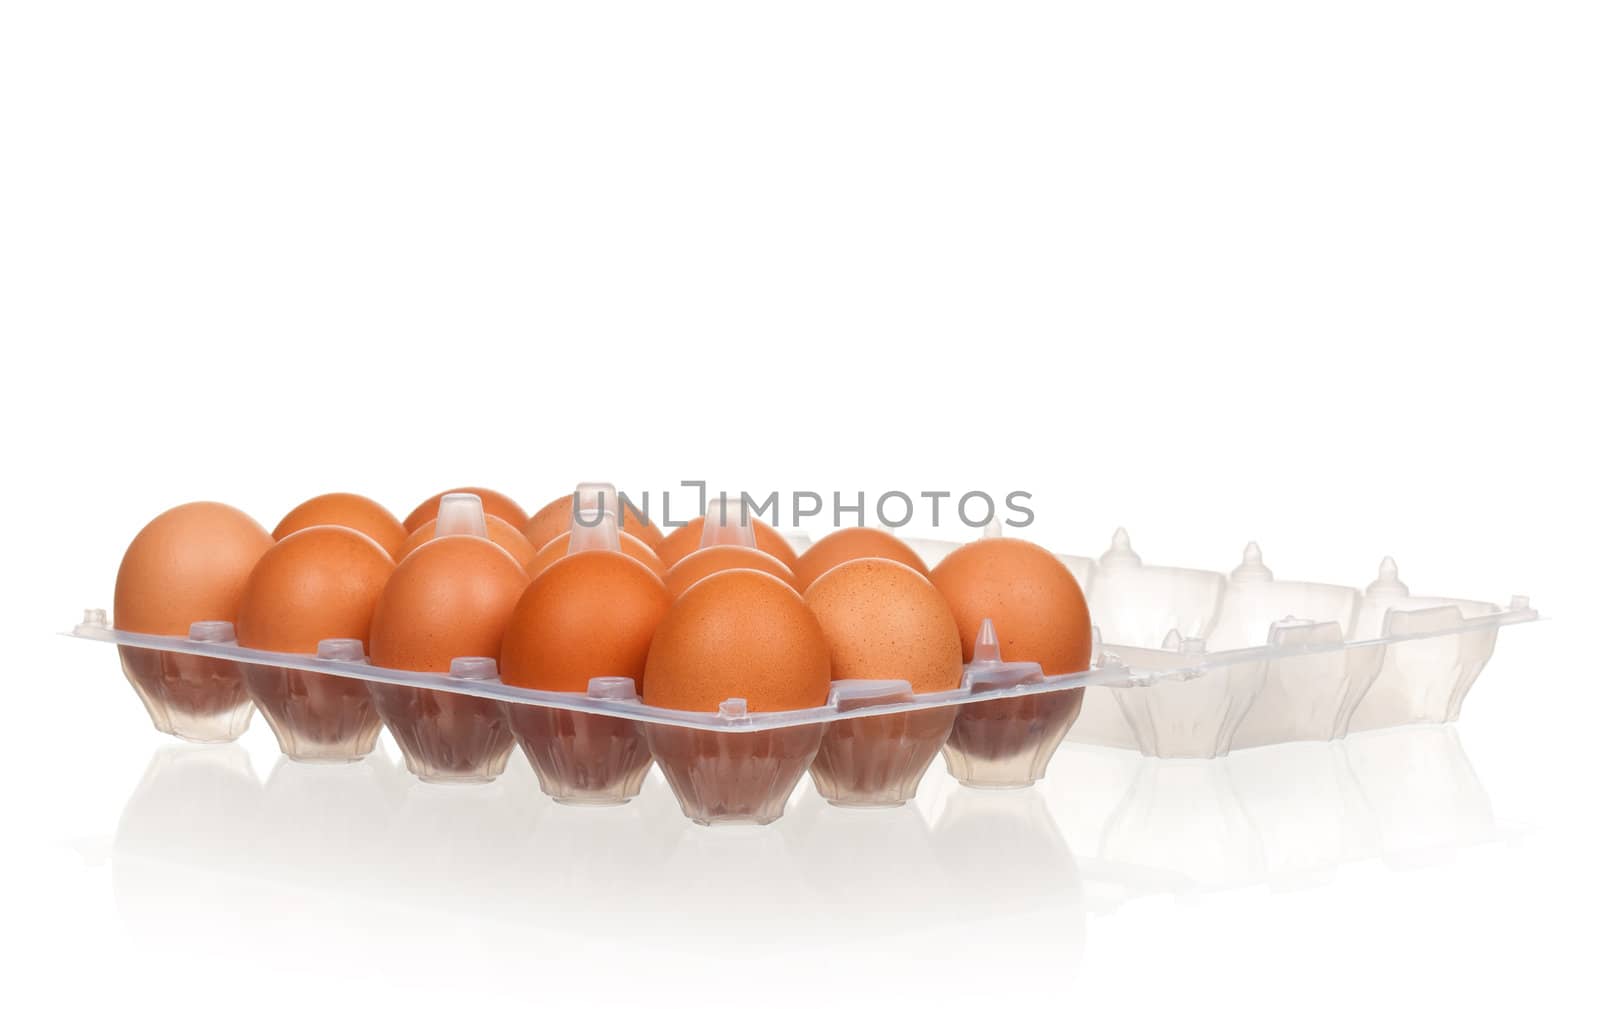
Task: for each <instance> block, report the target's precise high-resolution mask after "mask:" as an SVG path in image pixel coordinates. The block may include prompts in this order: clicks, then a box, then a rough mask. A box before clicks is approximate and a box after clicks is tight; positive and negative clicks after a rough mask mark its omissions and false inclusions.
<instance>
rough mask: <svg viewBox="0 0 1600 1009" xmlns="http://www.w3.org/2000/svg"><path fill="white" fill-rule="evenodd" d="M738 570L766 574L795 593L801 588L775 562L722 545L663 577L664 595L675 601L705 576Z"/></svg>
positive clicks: (688, 559)
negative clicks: (665, 588)
mask: <svg viewBox="0 0 1600 1009" xmlns="http://www.w3.org/2000/svg"><path fill="white" fill-rule="evenodd" d="M741 568H742V569H745V570H748V571H765V572H766V573H767V574H769V575H772V576H773V577H775V578H777V579H779V580H780V581H782V582H783V584H785V585H787V586H789V587H790V588H791V589H795V590H797V591H798V590H799V588H800V586H799V585H797V584H795V578H794V572H793V571H790V570H789V569H788V567H786V566H785V565H784V563H783V562H782V561H780V560H778V558H776V557H774V556H772V555H771V554H769V553H764V552H762V551H760V550H756V549H754V548H753V547H739V546H733V545H731V544H723V545H721V546H714V547H705V548H703V549H700V550H696V551H695V552H694V553H692V554H690V555H689V556H687V557H685V558H684V559H683V560H681V561H679V562H678V563H676V564H674V565H672V567H670V568H668V569H667V577H666V582H667V592H668V594H670V595H671V596H672V598H674V599H676V598H678V597H679V596H681V595H683V594H684V592H686V591H687V590H688V588H689V586H691V585H693V584H694V583H695V582H697V581H699V580H700V579H702V578H704V577H706V576H707V575H713V574H716V573H717V572H718V571H733V570H736V569H741Z"/></svg>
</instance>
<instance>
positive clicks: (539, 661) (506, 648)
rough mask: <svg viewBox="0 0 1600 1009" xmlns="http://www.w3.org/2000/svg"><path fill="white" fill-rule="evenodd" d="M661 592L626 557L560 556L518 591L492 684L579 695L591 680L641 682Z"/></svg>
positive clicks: (604, 553) (661, 607) (663, 601)
mask: <svg viewBox="0 0 1600 1009" xmlns="http://www.w3.org/2000/svg"><path fill="white" fill-rule="evenodd" d="M669 602H670V601H669V600H668V598H667V589H666V586H664V585H662V584H661V579H660V578H658V577H656V575H655V574H654V573H652V572H651V571H650V569H648V568H646V567H645V566H644V565H643V564H641V563H640V562H638V561H636V560H634V559H633V558H632V557H628V556H625V555H623V554H620V553H613V552H612V551H610V550H584V551H582V552H580V553H576V554H573V555H572V556H570V557H562V558H560V559H559V560H557V561H556V562H555V563H554V564H552V565H551V566H550V567H549V569H548V570H546V571H545V572H544V573H543V574H542V575H541V576H540V577H538V578H536V579H535V580H534V581H533V584H531V585H529V586H528V588H527V591H525V592H523V594H522V599H521V600H520V601H519V602H518V603H517V608H516V609H515V610H513V611H512V614H511V622H510V623H508V624H507V625H506V633H505V640H504V641H503V642H502V643H501V646H500V679H501V680H502V681H503V682H505V683H509V684H512V685H513V686H518V687H530V688H532V689H535V690H572V691H584V690H587V689H588V687H589V679H590V677H594V676H627V677H630V678H632V680H633V682H634V684H635V685H640V684H642V683H643V681H644V662H645V656H646V655H647V654H648V653H649V651H650V638H651V636H652V635H653V634H655V630H656V625H657V624H659V623H660V622H661V618H662V617H664V616H666V613H667V607H668V605H669Z"/></svg>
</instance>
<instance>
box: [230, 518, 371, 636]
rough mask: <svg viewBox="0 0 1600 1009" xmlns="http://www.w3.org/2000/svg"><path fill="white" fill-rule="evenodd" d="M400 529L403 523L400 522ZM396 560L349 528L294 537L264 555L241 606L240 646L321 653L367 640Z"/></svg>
mask: <svg viewBox="0 0 1600 1009" xmlns="http://www.w3.org/2000/svg"><path fill="white" fill-rule="evenodd" d="M396 526H397V527H398V523H396ZM393 573H394V561H393V560H391V559H390V557H389V554H388V551H386V550H384V549H383V547H381V546H380V545H378V543H377V541H375V540H373V539H372V538H371V537H369V536H366V535H365V534H363V533H359V532H357V531H355V530H354V529H347V528H345V527H343V526H332V525H324V526H312V527H311V528H309V529H302V530H300V531H299V532H297V533H291V534H290V535H288V536H285V537H284V538H283V539H282V540H279V541H278V543H277V544H276V545H274V546H273V547H272V549H270V550H268V551H267V552H266V553H264V554H262V555H261V559H260V560H259V561H257V562H256V566H255V569H254V570H252V571H251V572H250V580H249V581H247V582H246V583H245V587H244V596H243V597H242V598H241V599H240V601H239V617H238V619H237V620H236V621H235V622H234V629H235V633H236V635H237V637H238V640H239V644H241V645H243V646H244V647H246V648H261V649H265V650H266V651H271V652H297V653H300V654H303V655H314V654H316V651H317V642H319V641H322V640H323V639H325V638H359V639H360V640H361V642H362V643H363V644H365V643H366V641H367V632H368V630H369V629H370V628H371V626H372V611H373V609H374V608H376V607H377V605H378V597H379V596H380V595H381V594H382V593H383V588H384V586H385V585H386V584H387V583H388V581H389V576H390V575H391V574H393Z"/></svg>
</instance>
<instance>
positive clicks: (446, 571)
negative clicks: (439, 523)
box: [370, 536, 528, 673]
mask: <svg viewBox="0 0 1600 1009" xmlns="http://www.w3.org/2000/svg"><path fill="white" fill-rule="evenodd" d="M527 584H528V574H527V572H526V571H524V570H523V569H522V565H520V564H518V563H517V562H516V559H515V558H514V557H512V556H511V555H510V554H508V553H506V552H505V550H503V549H502V548H500V547H497V546H495V545H494V544H493V543H491V542H489V541H488V540H486V539H479V538H478V537H476V536H442V537H440V538H439V539H436V540H429V541H428V542H427V543H424V544H422V545H421V546H420V547H417V549H415V550H413V551H412V552H411V553H410V555H408V556H407V557H406V559H405V560H403V561H401V562H400V566H399V567H397V568H395V569H394V574H392V575H390V576H389V584H388V585H387V586H385V587H384V590H383V595H382V596H380V597H379V598H378V606H377V609H375V610H374V611H373V614H372V634H371V648H370V654H371V658H372V664H373V665H376V666H386V667H388V668H391V669H413V670H416V671H418V672H426V673H447V672H449V671H450V660H451V659H454V658H463V657H468V656H485V657H488V658H493V657H495V656H497V655H499V654H500V636H501V634H502V633H503V632H504V631H505V626H506V621H507V620H508V619H510V617H511V610H512V608H513V607H514V606H516V605H517V599H518V598H519V597H520V596H521V595H522V590H523V589H524V588H526V587H527Z"/></svg>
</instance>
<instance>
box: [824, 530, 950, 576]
mask: <svg viewBox="0 0 1600 1009" xmlns="http://www.w3.org/2000/svg"><path fill="white" fill-rule="evenodd" d="M858 557H886V558H888V559H889V560H891V561H899V562H900V563H901V564H904V565H905V566H906V567H908V568H910V569H911V570H913V571H915V572H917V573H918V574H920V575H922V576H923V577H924V578H926V577H927V576H928V566H927V565H926V564H924V563H922V558H920V557H918V556H917V552H916V551H915V550H913V549H911V548H910V547H908V546H906V545H905V544H904V543H902V542H900V541H899V540H898V539H896V538H895V537H894V536H893V535H891V534H889V533H886V532H884V531H883V530H882V529H865V528H851V529H840V530H839V531H838V532H834V533H829V534H828V535H826V536H824V537H822V539H820V540H818V541H817V542H816V543H814V544H812V545H811V547H810V548H809V549H808V550H806V552H805V553H803V554H801V555H800V560H799V562H798V566H797V567H796V568H795V569H794V574H795V577H796V578H798V579H799V580H800V588H801V589H802V590H804V589H805V588H806V587H807V586H809V585H810V584H811V583H812V582H814V581H816V580H817V579H818V578H821V577H822V575H823V573H824V572H826V571H828V570H829V569H830V568H835V567H838V566H839V565H840V564H843V563H844V562H845V561H853V560H855V559H856V558H858Z"/></svg>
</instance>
